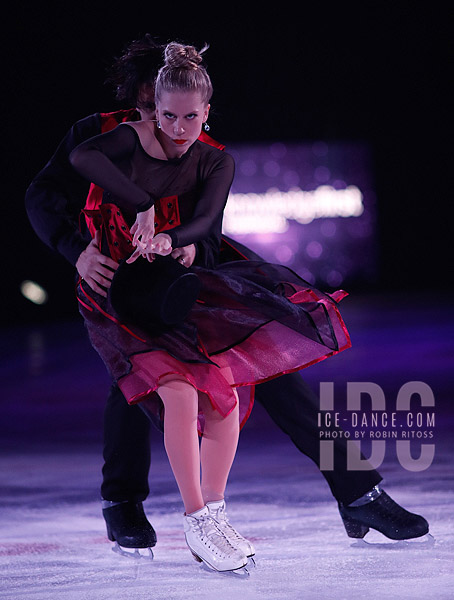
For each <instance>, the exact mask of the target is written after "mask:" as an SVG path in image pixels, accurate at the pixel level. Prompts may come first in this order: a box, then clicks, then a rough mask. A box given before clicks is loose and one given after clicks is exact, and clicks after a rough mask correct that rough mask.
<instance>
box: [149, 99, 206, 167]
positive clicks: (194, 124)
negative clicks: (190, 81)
mask: <svg viewBox="0 0 454 600" xmlns="http://www.w3.org/2000/svg"><path fill="white" fill-rule="evenodd" d="M209 110H210V105H209V104H205V102H204V101H203V100H202V97H201V95H200V93H199V92H183V91H181V92H180V91H175V92H162V96H161V98H160V100H159V101H158V102H156V118H157V119H158V122H159V123H160V125H161V129H160V141H161V143H162V144H163V145H164V147H165V149H166V151H167V152H168V153H169V156H181V155H182V154H184V153H185V152H186V151H187V150H188V148H189V147H190V146H191V145H192V144H193V143H194V142H195V141H196V139H197V138H198V137H199V135H200V132H201V131H202V125H203V123H205V121H206V120H207V118H208V112H209Z"/></svg>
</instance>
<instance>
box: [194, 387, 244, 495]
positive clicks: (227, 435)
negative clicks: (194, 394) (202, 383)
mask: <svg viewBox="0 0 454 600" xmlns="http://www.w3.org/2000/svg"><path fill="white" fill-rule="evenodd" d="M235 395H236V392H235ZM199 401H200V402H201V403H202V409H203V413H204V415H205V427H204V431H203V437H202V443H201V447H200V457H201V466H202V496H203V502H204V504H206V503H207V502H211V501H213V500H222V499H223V498H224V492H225V486H226V484H227V479H228V476H229V473H230V468H231V466H232V463H233V460H234V458H235V454H236V449H237V446H238V436H239V429H240V428H239V418H238V412H239V408H238V397H237V404H236V406H235V408H234V409H233V410H232V412H231V413H230V414H229V415H228V416H227V417H225V418H223V417H222V416H221V415H220V413H219V412H218V411H217V410H215V409H214V408H213V407H212V406H211V403H210V401H209V399H208V398H207V397H206V396H205V395H204V396H203V399H202V398H200V399H199Z"/></svg>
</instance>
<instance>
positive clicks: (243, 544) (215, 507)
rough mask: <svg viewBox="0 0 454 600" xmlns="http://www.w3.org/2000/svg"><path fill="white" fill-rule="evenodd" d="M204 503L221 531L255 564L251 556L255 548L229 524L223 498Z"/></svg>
mask: <svg viewBox="0 0 454 600" xmlns="http://www.w3.org/2000/svg"><path fill="white" fill-rule="evenodd" d="M206 505H207V507H208V510H209V511H210V515H211V517H212V518H213V519H214V520H215V521H216V523H217V525H218V527H219V528H220V530H221V531H222V533H223V534H224V535H225V536H226V537H227V538H228V539H229V540H230V542H231V543H232V544H233V545H234V546H236V547H237V548H239V549H240V550H241V551H242V552H243V554H245V555H246V556H247V557H248V558H250V559H251V560H252V562H253V563H254V564H255V560H254V558H253V556H254V555H255V548H254V546H253V545H252V543H251V542H250V541H249V540H247V539H246V538H245V537H243V536H242V535H241V534H240V533H238V531H237V530H236V529H235V528H234V527H232V525H231V524H230V522H229V520H228V518H227V514H226V508H225V500H217V501H213V502H207V504H206Z"/></svg>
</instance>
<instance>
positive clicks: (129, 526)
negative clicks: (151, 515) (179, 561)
mask: <svg viewBox="0 0 454 600" xmlns="http://www.w3.org/2000/svg"><path fill="white" fill-rule="evenodd" d="M102 514H103V517H104V519H105V521H106V526H107V537H108V538H109V540H110V541H111V542H117V546H115V548H114V550H115V551H116V552H119V553H120V554H126V555H128V556H129V555H130V556H141V555H140V553H139V551H138V549H139V548H148V549H149V553H150V555H151V556H153V552H152V550H151V548H153V546H155V545H156V532H155V530H154V529H153V527H152V526H151V524H150V522H149V521H148V519H147V517H146V516H145V513H144V510H143V505H142V502H121V503H120V504H115V505H114V506H109V507H108V508H103V511H102ZM118 546H121V547H122V548H135V549H136V552H135V553H134V554H133V553H131V552H126V551H122V550H121V548H119V547H118Z"/></svg>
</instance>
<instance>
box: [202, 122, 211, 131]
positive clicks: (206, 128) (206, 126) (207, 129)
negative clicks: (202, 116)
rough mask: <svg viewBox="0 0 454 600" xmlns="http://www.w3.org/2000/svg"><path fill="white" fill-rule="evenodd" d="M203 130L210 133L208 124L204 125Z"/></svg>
mask: <svg viewBox="0 0 454 600" xmlns="http://www.w3.org/2000/svg"><path fill="white" fill-rule="evenodd" d="M203 128H204V129H205V131H210V126H209V125H208V123H207V122H206V121H205V123H204V124H203Z"/></svg>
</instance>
